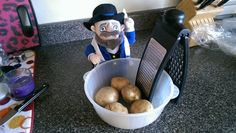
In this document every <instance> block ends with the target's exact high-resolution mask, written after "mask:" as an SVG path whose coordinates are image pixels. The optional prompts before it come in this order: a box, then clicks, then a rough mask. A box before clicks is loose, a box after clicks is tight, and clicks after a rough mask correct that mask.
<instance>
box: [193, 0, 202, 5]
mask: <svg viewBox="0 0 236 133" xmlns="http://www.w3.org/2000/svg"><path fill="white" fill-rule="evenodd" d="M203 1H204V0H197V2H196V3H194V4H195V5H199V4H201V3H202V2H203Z"/></svg>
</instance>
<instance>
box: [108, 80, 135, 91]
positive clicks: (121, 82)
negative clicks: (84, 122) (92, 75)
mask: <svg viewBox="0 0 236 133" xmlns="http://www.w3.org/2000/svg"><path fill="white" fill-rule="evenodd" d="M128 84H130V82H129V80H128V79H126V78H125V77H113V78H112V79H111V86H112V87H114V88H116V89H117V90H118V91H121V89H122V88H124V87H125V86H127V85H128Z"/></svg>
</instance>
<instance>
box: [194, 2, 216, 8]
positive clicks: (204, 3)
mask: <svg viewBox="0 0 236 133" xmlns="http://www.w3.org/2000/svg"><path fill="white" fill-rule="evenodd" d="M214 1H215V0H205V1H203V2H202V3H201V4H200V6H199V7H198V10H200V9H204V8H205V7H207V6H209V5H210V4H211V3H213V2H214Z"/></svg>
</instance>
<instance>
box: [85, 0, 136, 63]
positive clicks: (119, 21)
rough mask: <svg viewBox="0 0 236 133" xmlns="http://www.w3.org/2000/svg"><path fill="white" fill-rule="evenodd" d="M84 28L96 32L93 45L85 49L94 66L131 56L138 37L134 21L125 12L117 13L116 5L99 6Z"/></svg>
mask: <svg viewBox="0 0 236 133" xmlns="http://www.w3.org/2000/svg"><path fill="white" fill-rule="evenodd" d="M84 26H85V27H86V28H87V29H88V30H91V31H92V32H94V36H93V39H92V42H91V44H89V45H88V46H87V47H86V49H85V55H86V56H87V57H88V60H89V61H91V62H92V63H93V64H94V65H96V64H99V63H100V62H103V61H107V60H111V59H116V58H126V57H129V56H130V46H131V45H133V44H134V43H135V36H136V35H135V28H134V21H133V19H132V18H129V17H128V16H127V15H125V13H123V12H121V13H117V10H116V7H115V6H114V5H112V4H101V5H98V6H97V7H96V8H95V9H94V11H93V17H92V18H91V19H90V20H89V21H88V22H84Z"/></svg>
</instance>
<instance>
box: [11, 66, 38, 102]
mask: <svg viewBox="0 0 236 133" xmlns="http://www.w3.org/2000/svg"><path fill="white" fill-rule="evenodd" d="M6 78H7V84H8V86H9V88H10V93H11V96H12V98H13V99H15V100H23V99H25V98H26V97H28V96H30V95H31V94H33V92H34V87H35V83H34V80H33V77H32V74H31V72H30V70H29V69H26V68H17V69H15V70H12V71H10V72H8V73H6Z"/></svg>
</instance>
